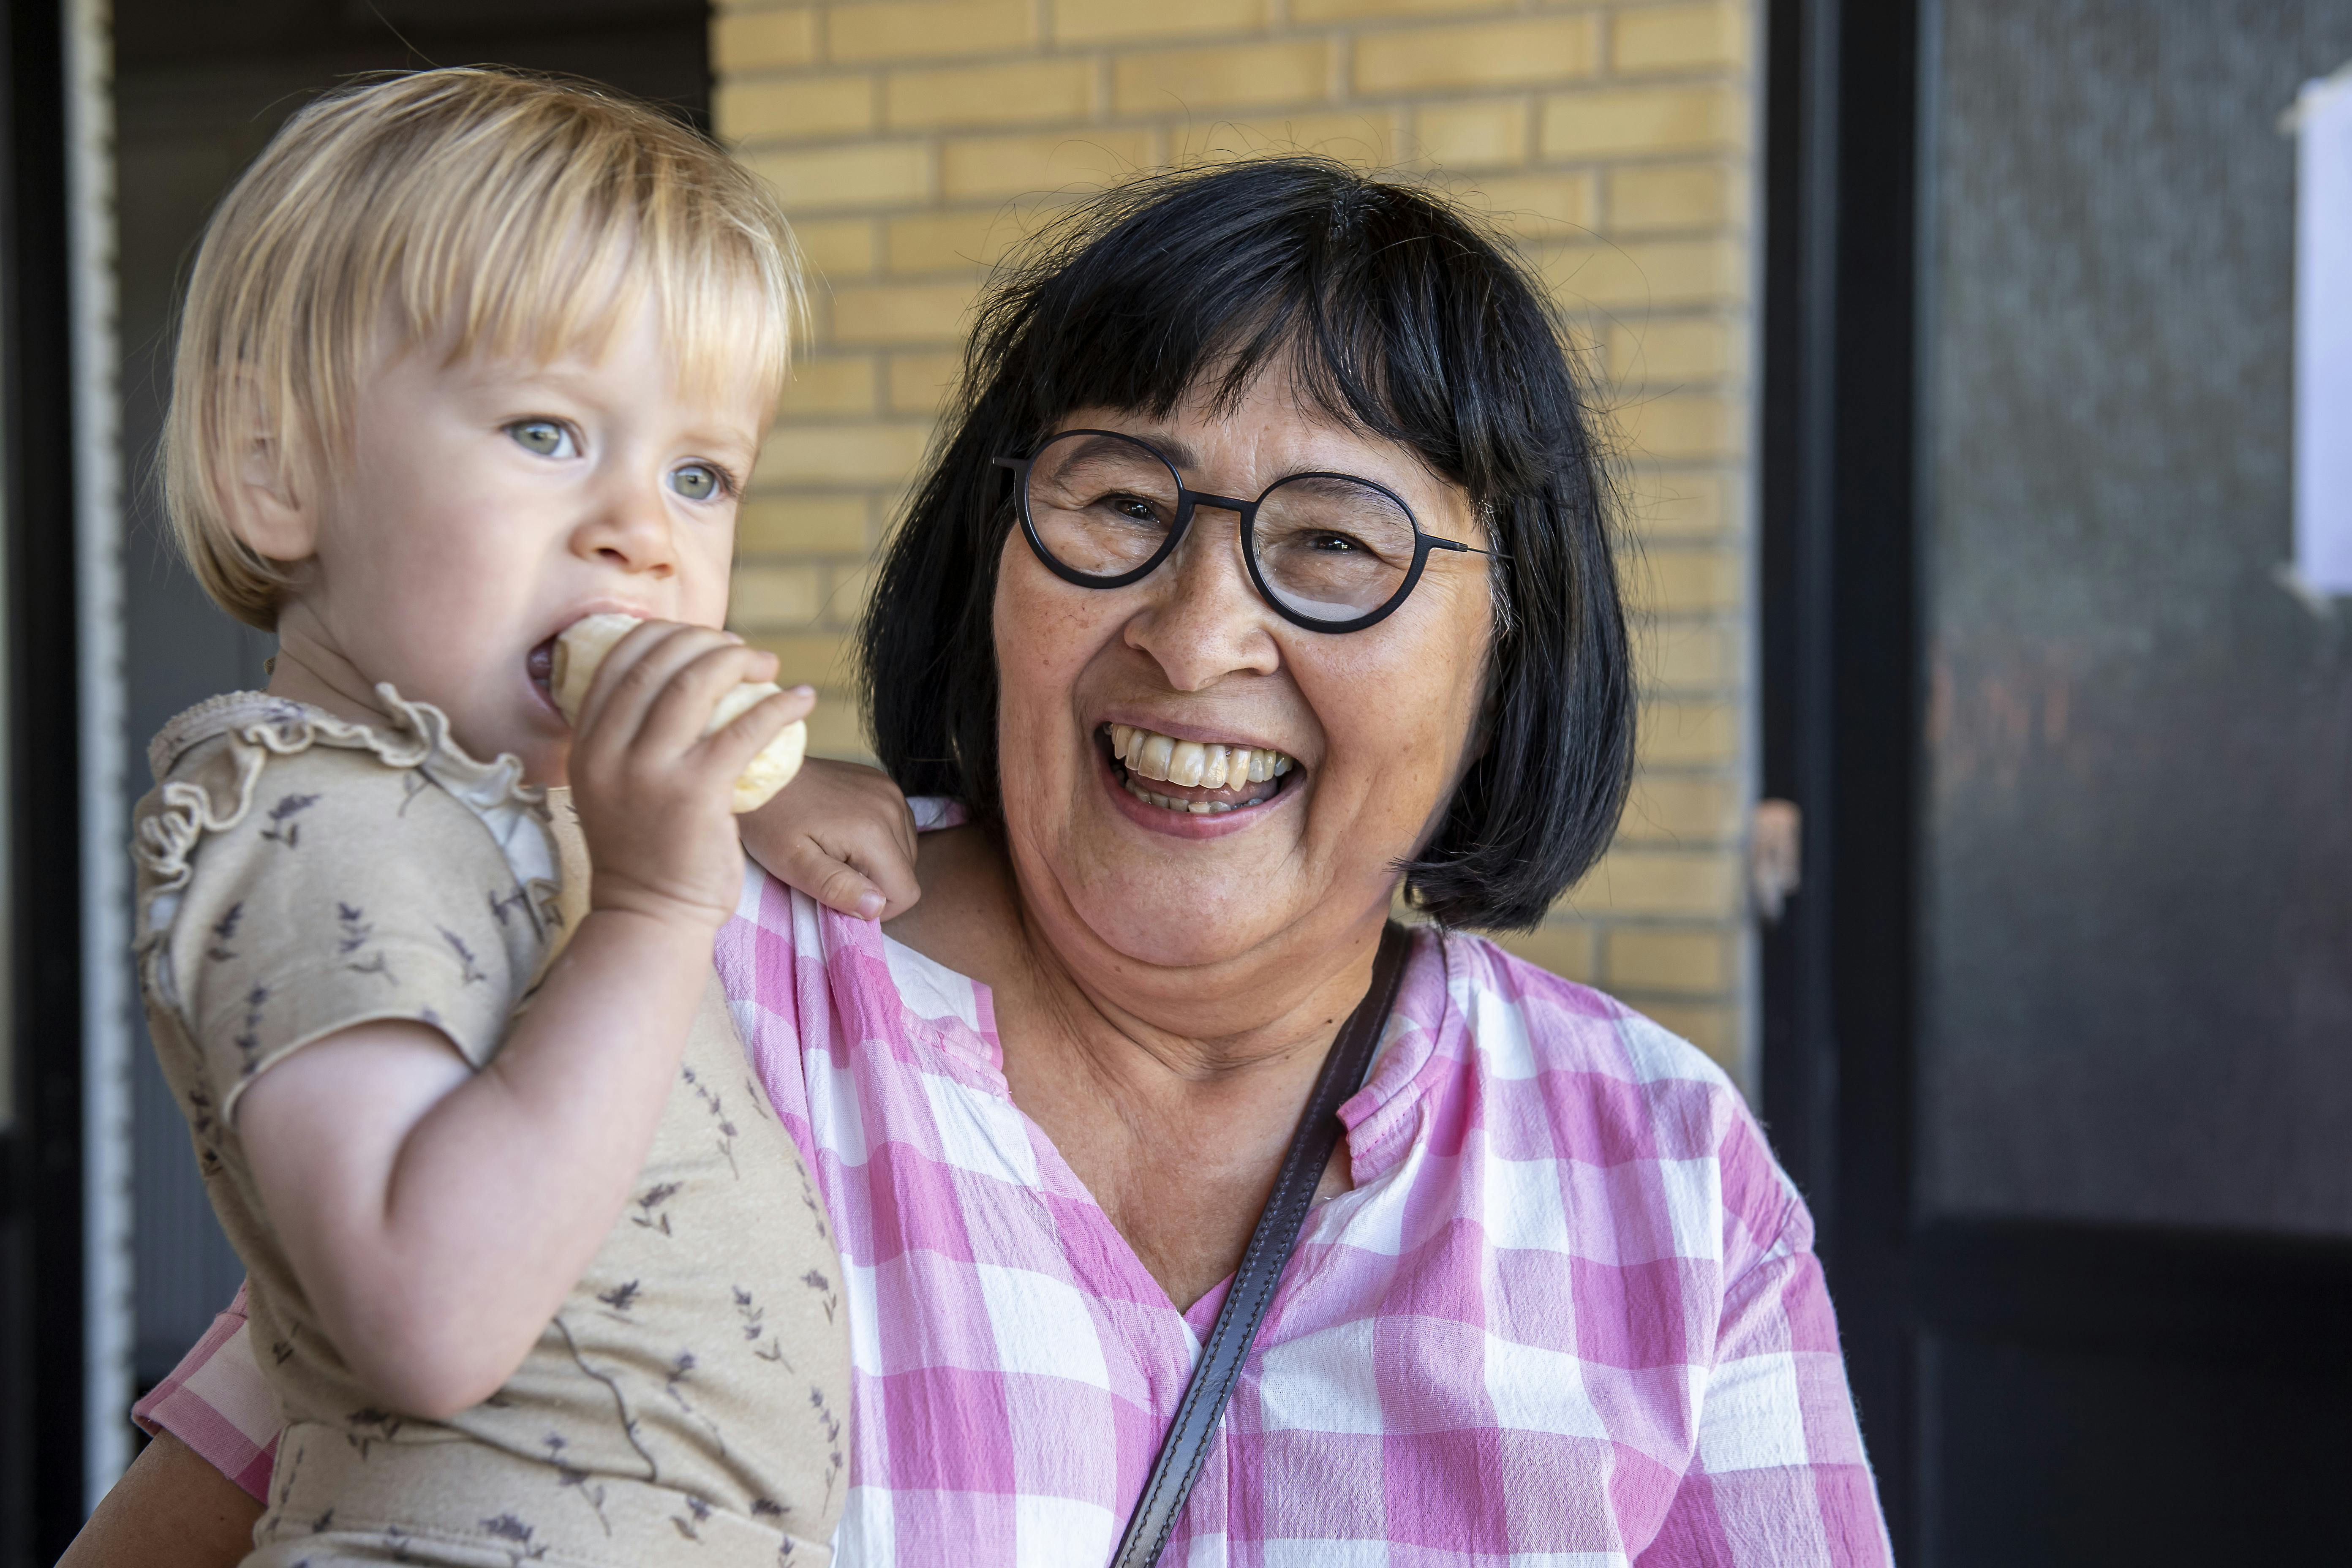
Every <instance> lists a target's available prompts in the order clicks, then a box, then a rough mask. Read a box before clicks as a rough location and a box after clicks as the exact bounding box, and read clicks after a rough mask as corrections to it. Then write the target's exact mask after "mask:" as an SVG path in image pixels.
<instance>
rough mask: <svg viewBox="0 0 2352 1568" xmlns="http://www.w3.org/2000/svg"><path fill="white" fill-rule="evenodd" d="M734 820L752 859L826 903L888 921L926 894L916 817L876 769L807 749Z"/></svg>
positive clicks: (789, 884) (869, 918)
mask: <svg viewBox="0 0 2352 1568" xmlns="http://www.w3.org/2000/svg"><path fill="white" fill-rule="evenodd" d="M737 820H738V822H739V823H740V826H741V828H742V833H743V847H744V848H745V849H747V850H749V851H750V852H751V858H752V859H754V860H757V861H758V862H759V863H760V864H761V866H762V867H764V868H766V869H767V871H768V873H769V874H770V875H771V876H772V877H774V878H775V879H776V880H778V881H780V882H782V883H783V884H784V885H785V886H786V887H789V888H796V889H799V890H800V891H802V892H803V893H806V894H807V895H808V896H809V897H810V898H812V899H814V900H816V901H817V902H819V903H821V904H823V905H824V906H825V907H826V908H827V909H832V910H840V911H841V912H842V913H843V914H845V915H853V916H855V917H856V918H857V919H859V920H864V921H887V920H892V919H895V918H896V917H898V916H899V915H901V914H904V913H905V912H906V911H907V910H909V909H912V908H913V907H914V905H915V901H916V900H918V899H920V898H921V897H922V896H923V890H922V889H921V888H919V887H918V886H917V885H916V882H915V819H914V817H913V816H912V815H911V814H910V813H909V812H908V810H907V797H906V796H905V795H901V794H899V793H898V785H897V784H892V783H891V782H890V778H889V775H888V774H887V773H882V772H880V771H878V770H877V769H874V768H867V767H860V766H859V765H858V764H857V763H836V762H832V761H829V760H827V759H825V758H822V757H811V758H810V759H809V760H808V761H807V762H805V763H802V764H801V771H800V773H799V774H798V775H797V776H795V777H794V778H793V782H792V783H790V784H786V785H785V786H784V788H783V791H782V793H781V794H779V795H777V796H776V798H775V799H773V800H772V801H770V802H769V803H768V804H767V805H763V806H761V808H760V809H759V810H757V811H754V812H751V813H749V814H747V815H746V816H741V817H740V818H738V819H737Z"/></svg>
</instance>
